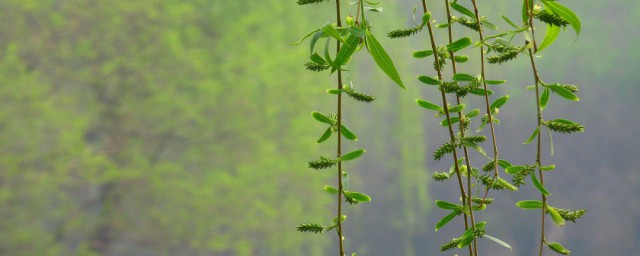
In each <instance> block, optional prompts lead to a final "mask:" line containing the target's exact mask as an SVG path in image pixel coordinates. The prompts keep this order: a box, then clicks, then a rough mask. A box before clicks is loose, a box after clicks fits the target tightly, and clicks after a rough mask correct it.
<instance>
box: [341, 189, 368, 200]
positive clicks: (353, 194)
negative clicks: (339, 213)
mask: <svg viewBox="0 0 640 256" xmlns="http://www.w3.org/2000/svg"><path fill="white" fill-rule="evenodd" d="M344 195H345V196H348V197H350V198H351V199H353V200H356V201H358V202H370V201H371V197H370V196H368V195H365V194H362V193H358V192H349V191H345V192H344Z"/></svg>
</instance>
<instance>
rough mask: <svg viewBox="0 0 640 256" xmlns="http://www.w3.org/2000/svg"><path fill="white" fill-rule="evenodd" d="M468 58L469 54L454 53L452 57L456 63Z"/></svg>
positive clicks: (465, 60) (463, 61)
mask: <svg viewBox="0 0 640 256" xmlns="http://www.w3.org/2000/svg"><path fill="white" fill-rule="evenodd" d="M468 60H469V56H467V55H456V56H455V57H454V61H455V62H458V63H465V62H467V61H468Z"/></svg>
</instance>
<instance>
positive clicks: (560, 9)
mask: <svg viewBox="0 0 640 256" xmlns="http://www.w3.org/2000/svg"><path fill="white" fill-rule="evenodd" d="M542 3H544V5H545V6H546V7H547V8H548V9H549V10H551V11H552V12H553V13H555V14H557V15H558V16H560V17H562V18H563V19H564V20H566V21H567V22H569V24H570V25H571V27H572V28H573V30H575V31H576V36H580V29H581V25H580V18H578V15H576V14H575V13H573V11H571V9H569V8H567V7H565V6H564V5H561V4H559V3H558V2H556V1H549V0H542Z"/></svg>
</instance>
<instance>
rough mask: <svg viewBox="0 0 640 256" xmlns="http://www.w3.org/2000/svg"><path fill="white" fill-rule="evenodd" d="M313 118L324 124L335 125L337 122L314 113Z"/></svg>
mask: <svg viewBox="0 0 640 256" xmlns="http://www.w3.org/2000/svg"><path fill="white" fill-rule="evenodd" d="M311 116H312V117H313V118H314V119H315V120H318V121H319V122H322V123H327V124H334V123H335V122H334V121H333V120H331V119H330V118H328V117H327V116H325V115H323V114H320V113H318V112H315V111H314V112H312V113H311Z"/></svg>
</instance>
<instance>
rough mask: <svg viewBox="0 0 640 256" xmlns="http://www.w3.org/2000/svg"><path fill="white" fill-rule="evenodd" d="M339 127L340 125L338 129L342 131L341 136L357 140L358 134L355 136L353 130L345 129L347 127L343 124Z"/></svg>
mask: <svg viewBox="0 0 640 256" xmlns="http://www.w3.org/2000/svg"><path fill="white" fill-rule="evenodd" d="M340 127H341V128H340V131H341V133H342V136H344V137H345V138H346V139H348V140H354V141H357V140H358V136H356V135H355V134H354V133H353V132H351V131H350V130H349V129H347V127H345V126H344V125H341V126H340Z"/></svg>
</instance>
